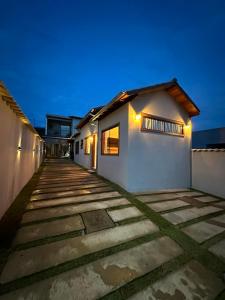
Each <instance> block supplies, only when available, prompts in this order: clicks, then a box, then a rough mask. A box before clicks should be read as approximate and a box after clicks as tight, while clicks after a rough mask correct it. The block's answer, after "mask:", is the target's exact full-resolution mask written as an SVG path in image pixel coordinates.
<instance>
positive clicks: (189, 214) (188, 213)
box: [162, 206, 221, 225]
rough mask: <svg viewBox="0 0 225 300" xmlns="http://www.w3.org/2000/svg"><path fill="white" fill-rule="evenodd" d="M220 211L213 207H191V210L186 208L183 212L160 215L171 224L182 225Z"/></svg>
mask: <svg viewBox="0 0 225 300" xmlns="http://www.w3.org/2000/svg"><path fill="white" fill-rule="evenodd" d="M218 211H221V208H217V207H213V206H205V207H201V208H197V207H193V208H187V209H184V210H179V211H174V212H168V213H165V214H162V216H163V217H164V218H165V219H166V220H168V221H169V222H171V223H172V224H174V225H176V224H180V223H184V222H187V221H190V220H193V219H196V218H199V217H202V216H205V215H209V214H211V213H215V212H218Z"/></svg>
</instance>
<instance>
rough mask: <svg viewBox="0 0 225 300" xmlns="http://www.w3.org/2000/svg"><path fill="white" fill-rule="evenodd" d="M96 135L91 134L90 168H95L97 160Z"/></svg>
mask: <svg viewBox="0 0 225 300" xmlns="http://www.w3.org/2000/svg"><path fill="white" fill-rule="evenodd" d="M96 140H97V135H96V134H93V141H92V147H91V149H92V150H91V152H92V153H91V168H92V169H96V161H97V143H96Z"/></svg>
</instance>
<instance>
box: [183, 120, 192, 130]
mask: <svg viewBox="0 0 225 300" xmlns="http://www.w3.org/2000/svg"><path fill="white" fill-rule="evenodd" d="M191 127H192V123H191V120H189V121H188V122H187V123H186V124H185V125H184V128H185V129H191Z"/></svg>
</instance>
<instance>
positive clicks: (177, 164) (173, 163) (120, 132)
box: [74, 80, 199, 192]
mask: <svg viewBox="0 0 225 300" xmlns="http://www.w3.org/2000/svg"><path fill="white" fill-rule="evenodd" d="M198 114H199V109H198V108H197V107H196V105H195V104H194V103H193V101H192V100H191V99H190V97H189V96H188V95H187V94H186V93H185V92H184V90H183V89H182V88H181V86H180V85H179V84H178V83H177V81H176V80H173V81H170V82H166V83H162V84H158V85H154V86H150V87H146V88H141V89H136V90H130V91H126V92H123V93H119V94H118V95H117V96H116V97H115V98H114V99H113V100H112V101H111V102H110V103H109V104H107V105H106V106H104V107H103V108H101V109H100V110H99V111H97V112H95V113H94V114H93V113H92V115H91V116H90V115H89V117H87V118H86V121H85V122H84V120H83V124H82V121H81V122H80V124H78V129H79V133H78V134H77V136H76V137H75V143H74V145H78V143H79V146H81V141H82V140H83V142H82V143H83V145H82V148H81V147H79V151H77V152H76V151H75V156H74V160H75V162H77V163H79V164H80V165H82V166H84V167H86V168H88V169H90V168H94V169H95V170H96V172H97V173H98V174H99V175H101V176H103V177H105V178H107V179H109V180H110V181H113V182H115V183H117V184H119V185H120V186H122V187H123V188H125V189H126V190H128V191H130V192H145V191H153V190H161V189H178V188H188V187H190V185H191V117H193V116H196V115H198ZM77 147H78V146H77ZM77 149H78V148H77ZM87 149H88V151H86V150H87Z"/></svg>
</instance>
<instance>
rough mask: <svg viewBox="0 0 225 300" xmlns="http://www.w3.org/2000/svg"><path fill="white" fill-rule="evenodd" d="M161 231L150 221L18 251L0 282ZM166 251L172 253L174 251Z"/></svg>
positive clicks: (7, 264) (7, 265)
mask: <svg viewBox="0 0 225 300" xmlns="http://www.w3.org/2000/svg"><path fill="white" fill-rule="evenodd" d="M158 230H159V229H158V227H157V226H156V225H155V224H153V223H152V222H151V221H150V220H143V221H140V222H136V223H132V224H127V225H121V226H117V227H114V228H110V229H105V230H102V231H99V232H94V233H90V234H87V235H84V236H77V237H74V238H70V239H66V240H61V241H57V242H53V243H50V244H45V245H40V246H37V247H34V248H30V249H26V250H20V251H16V252H14V253H12V254H10V255H9V257H8V261H7V263H6V265H5V267H4V269H3V272H2V274H1V277H0V282H1V283H4V282H8V281H12V280H14V279H17V278H20V277H23V276H27V275H30V274H33V273H36V272H39V271H41V270H45V269H48V268H50V267H54V266H57V265H59V264H62V263H64V262H66V261H70V260H73V259H76V258H78V257H81V256H84V255H87V254H90V253H94V252H97V251H100V250H103V249H106V248H109V247H112V246H115V245H119V244H121V243H125V242H127V241H129V240H133V239H135V238H138V237H140V236H144V235H146V234H150V233H153V232H156V231H158ZM166 251H171V249H168V250H166ZM157 255H159V253H157ZM149 259H150V258H149ZM15 266H16V267H15Z"/></svg>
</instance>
